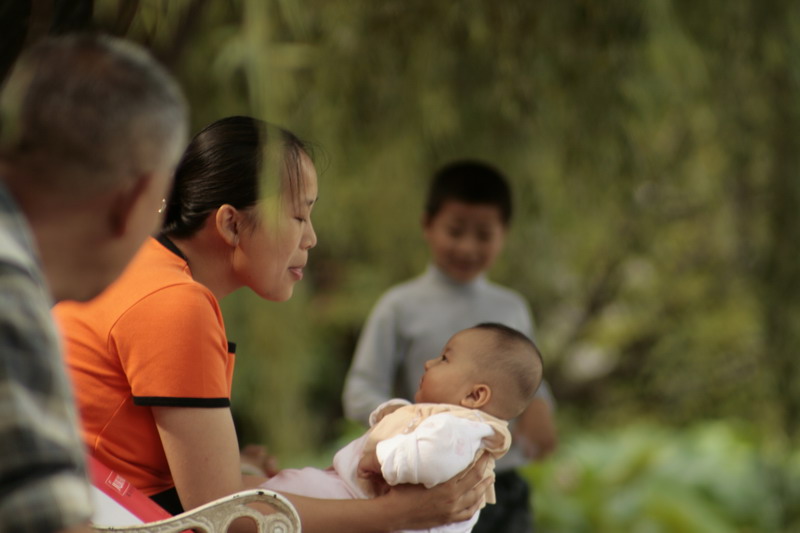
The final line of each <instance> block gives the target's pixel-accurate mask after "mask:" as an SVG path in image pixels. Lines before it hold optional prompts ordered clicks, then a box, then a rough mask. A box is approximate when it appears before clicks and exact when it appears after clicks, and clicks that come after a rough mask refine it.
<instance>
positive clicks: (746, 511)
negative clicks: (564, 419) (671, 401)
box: [526, 422, 797, 533]
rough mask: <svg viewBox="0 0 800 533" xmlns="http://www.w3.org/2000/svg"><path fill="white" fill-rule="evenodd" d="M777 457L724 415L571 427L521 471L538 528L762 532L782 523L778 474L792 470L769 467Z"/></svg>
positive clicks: (792, 475)
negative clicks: (671, 422)
mask: <svg viewBox="0 0 800 533" xmlns="http://www.w3.org/2000/svg"><path fill="white" fill-rule="evenodd" d="M781 455H782V456H784V455H786V456H788V454H785V452H782V454H781ZM794 455H795V456H796V455H797V454H796V453H795V454H794ZM782 458H783V457H781V458H778V457H775V453H774V452H773V453H771V454H770V453H767V450H766V446H765V444H764V442H763V441H761V439H755V438H753V435H752V433H751V432H747V431H744V430H743V429H742V428H740V427H737V426H735V425H733V424H730V423H724V422H714V423H707V424H702V425H695V426H692V427H690V428H688V429H684V430H675V429H669V428H666V427H663V426H659V425H654V424H652V423H633V424H629V425H628V426H627V427H625V428H623V429H620V430H616V431H609V432H597V431H590V432H582V431H577V432H575V433H572V434H570V438H569V439H568V440H567V441H566V442H565V443H564V445H563V447H562V449H561V450H560V451H559V452H558V453H557V454H556V456H555V457H554V458H552V459H550V460H549V461H547V462H546V463H544V464H542V465H536V466H531V467H529V468H528V469H527V471H526V476H527V477H528V478H529V479H530V480H531V481H532V483H533V484H534V486H535V493H534V494H535V496H534V507H535V509H536V514H537V517H538V525H539V527H540V528H541V530H543V531H548V532H552V533H555V532H559V531H564V532H570V533H580V532H592V533H605V532H608V533H612V532H613V533H628V532H631V533H639V532H642V533H660V532H663V533H682V532H685V533H745V532H760V533H768V532H778V531H790V530H792V528H789V529H785V530H784V529H781V527H780V523H781V518H782V513H783V512H784V508H783V504H784V494H783V493H782V491H781V487H780V484H779V482H780V481H782V480H786V481H788V480H790V479H795V480H796V479H797V478H796V476H797V471H796V470H790V471H779V470H777V469H776V466H777V465H778V464H782V463H784V461H783V460H778V459H782ZM795 505H796V504H795Z"/></svg>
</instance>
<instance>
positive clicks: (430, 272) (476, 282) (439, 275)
mask: <svg viewBox="0 0 800 533" xmlns="http://www.w3.org/2000/svg"><path fill="white" fill-rule="evenodd" d="M425 274H426V275H427V276H429V277H431V278H434V279H436V280H439V281H442V282H444V283H446V284H448V285H451V286H453V287H461V288H465V289H467V288H471V287H480V286H482V285H485V284H486V283H487V281H486V273H485V272H482V273H481V274H480V275H479V276H478V277H476V278H475V279H473V280H471V281H468V282H466V283H464V282H461V281H456V280H454V279H453V278H451V277H450V276H448V275H447V274H445V273H444V272H443V271H442V270H441V269H440V268H439V267H437V266H436V265H435V264H434V263H428V269H427V270H426V272H425Z"/></svg>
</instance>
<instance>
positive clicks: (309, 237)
mask: <svg viewBox="0 0 800 533" xmlns="http://www.w3.org/2000/svg"><path fill="white" fill-rule="evenodd" d="M316 245H317V232H316V231H314V225H313V224H312V223H311V219H309V220H308V226H307V227H306V234H305V236H304V238H303V249H304V250H310V249H311V248H313V247H315V246H316Z"/></svg>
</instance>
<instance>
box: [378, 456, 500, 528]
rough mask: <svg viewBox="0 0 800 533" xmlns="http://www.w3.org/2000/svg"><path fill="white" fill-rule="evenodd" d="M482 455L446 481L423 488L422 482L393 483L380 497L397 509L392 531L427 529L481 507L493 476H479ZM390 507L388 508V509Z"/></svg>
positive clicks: (483, 464)
mask: <svg viewBox="0 0 800 533" xmlns="http://www.w3.org/2000/svg"><path fill="white" fill-rule="evenodd" d="M488 460H489V456H488V455H486V454H484V456H483V457H481V458H480V459H479V460H478V461H477V462H476V463H475V464H474V465H472V467H470V468H468V469H467V470H465V471H464V472H462V473H461V474H460V475H458V476H455V477H454V478H453V479H451V480H450V481H448V482H446V483H442V484H440V485H436V486H435V487H432V488H430V489H426V488H425V487H424V486H422V485H397V486H395V487H392V488H391V490H390V491H389V493H388V494H387V495H386V496H384V498H387V499H389V498H391V499H392V500H393V502H392V507H394V508H396V509H398V512H397V513H396V514H397V515H398V516H397V517H395V518H396V520H397V522H395V523H394V524H393V526H392V530H399V529H427V528H431V527H435V526H441V525H443V524H449V523H451V522H461V521H464V520H467V519H469V518H470V517H471V516H472V515H474V514H475V513H476V512H477V511H478V510H479V509H480V507H481V504H482V503H483V501H484V495H485V494H486V490H487V489H488V488H489V487H490V486H491V484H492V483H494V476H493V475H492V476H488V477H486V478H485V479H482V478H483V473H484V472H485V469H486V461H488ZM392 507H390V508H392Z"/></svg>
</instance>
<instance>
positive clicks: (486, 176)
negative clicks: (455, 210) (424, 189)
mask: <svg viewBox="0 0 800 533" xmlns="http://www.w3.org/2000/svg"><path fill="white" fill-rule="evenodd" d="M447 200H458V201H460V202H465V203H468V204H488V205H492V206H495V207H497V209H499V210H500V218H501V219H502V221H503V224H505V225H506V226H507V225H508V223H509V222H510V221H511V189H510V188H509V186H508V182H507V181H506V178H505V176H503V174H502V173H501V172H500V171H499V170H497V169H496V168H495V167H493V166H491V165H489V164H487V163H484V162H481V161H476V160H459V161H453V162H451V163H448V164H447V165H445V166H443V167H442V168H440V169H439V170H438V171H436V173H435V174H434V175H433V180H432V181H431V185H430V188H429V189H428V199H427V201H426V203H425V216H426V217H427V218H428V219H431V218H433V217H435V216H436V214H437V213H438V212H439V210H440V209H441V208H442V205H444V203H445V201H447Z"/></svg>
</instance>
